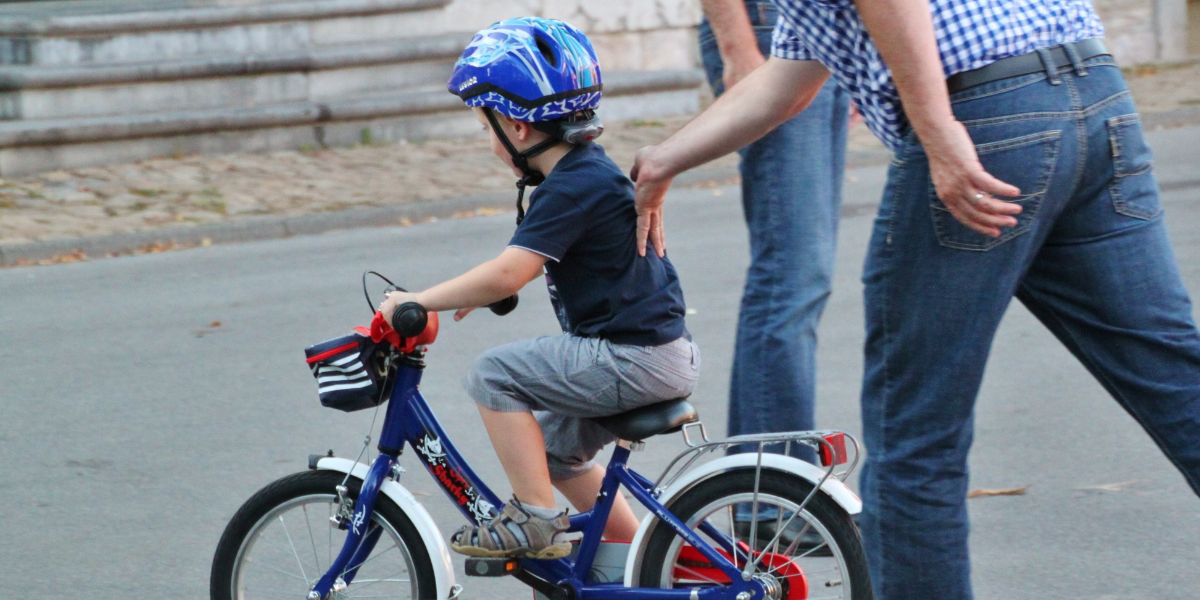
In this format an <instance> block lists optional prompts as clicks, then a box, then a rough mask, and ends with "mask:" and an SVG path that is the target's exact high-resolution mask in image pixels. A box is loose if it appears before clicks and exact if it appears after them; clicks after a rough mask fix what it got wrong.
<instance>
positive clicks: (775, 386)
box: [729, 80, 849, 460]
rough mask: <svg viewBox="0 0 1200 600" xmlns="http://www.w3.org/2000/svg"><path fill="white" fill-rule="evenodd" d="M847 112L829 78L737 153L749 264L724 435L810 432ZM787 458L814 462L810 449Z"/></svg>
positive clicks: (844, 101)
mask: <svg viewBox="0 0 1200 600" xmlns="http://www.w3.org/2000/svg"><path fill="white" fill-rule="evenodd" d="M848 115H849V103H848V100H847V97H846V95H845V94H844V93H843V92H842V91H841V90H840V89H839V88H837V87H836V84H834V82H833V81H832V80H830V81H829V82H827V83H826V85H825V87H824V88H822V89H821V92H820V93H819V94H817V97H816V98H815V99H814V100H813V103H812V105H810V106H809V107H808V108H807V109H806V110H805V111H804V112H802V113H800V114H799V115H797V116H796V117H795V118H793V119H792V120H790V121H788V122H786V123H784V124H783V125H781V126H780V127H778V128H777V129H775V130H774V131H772V132H771V133H769V134H767V135H766V137H764V138H762V139H761V140H759V141H757V142H755V143H753V144H751V145H750V146H748V147H746V148H745V149H743V150H742V163H741V172H742V204H743V207H744V211H745V216H746V224H747V225H748V226H749V229H750V257H751V258H750V261H751V262H750V269H749V270H748V271H747V273H746V287H745V290H744V291H743V294H742V304H741V310H740V311H739V313H738V330H737V341H736V345H735V349H734V359H733V375H732V379H731V381H730V389H729V434H730V435H738V434H742V433H761V432H765V431H796V430H808V429H814V428H815V420H814V416H813V413H814V397H815V395H816V351H817V323H818V321H819V320H820V318H821V313H822V311H823V310H824V309H825V302H826V300H827V299H828V298H829V292H830V287H831V285H832V279H833V262H834V251H835V249H836V247H837V224H838V218H839V216H840V209H841V184H842V177H843V172H844V159H845V149H846V129H847V119H848ZM776 451H782V448H780V449H777V450H776ZM792 454H793V455H795V456H799V457H801V458H805V459H807V460H812V452H811V451H810V450H808V449H807V448H801V447H797V448H794V449H793V451H792Z"/></svg>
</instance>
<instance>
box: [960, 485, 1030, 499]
mask: <svg viewBox="0 0 1200 600" xmlns="http://www.w3.org/2000/svg"><path fill="white" fill-rule="evenodd" d="M1028 489H1029V486H1025V487H1021V488H1011V489H1007V490H971V492H970V493H968V494H967V499H968V500H970V499H971V498H982V497H985V496H1024V495H1025V491H1026V490H1028Z"/></svg>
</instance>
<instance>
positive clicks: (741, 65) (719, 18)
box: [700, 0, 767, 90]
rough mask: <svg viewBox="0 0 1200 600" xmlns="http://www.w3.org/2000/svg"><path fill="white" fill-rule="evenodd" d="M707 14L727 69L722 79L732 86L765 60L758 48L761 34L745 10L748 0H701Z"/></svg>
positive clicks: (726, 85) (727, 88) (726, 87)
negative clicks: (756, 34) (756, 32)
mask: <svg viewBox="0 0 1200 600" xmlns="http://www.w3.org/2000/svg"><path fill="white" fill-rule="evenodd" d="M700 6H701V8H703V9H704V15H705V16H707V17H708V25H709V27H711V28H712V31H713V36H715V37H716V38H717V50H718V51H719V52H720V53H721V63H722V64H723V65H724V72H723V73H722V74H721V80H722V82H724V84H725V89H726V90H730V89H733V86H734V85H737V82H739V81H741V80H743V79H745V78H746V76H747V75H749V74H750V73H751V72H752V71H754V70H755V69H757V68H759V67H760V66H762V64H763V63H764V62H766V60H767V59H766V58H765V57H763V55H762V52H760V51H759V50H758V38H757V37H756V36H755V35H754V26H753V25H751V24H750V15H749V14H747V13H746V2H745V0H700Z"/></svg>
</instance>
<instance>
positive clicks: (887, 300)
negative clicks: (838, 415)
mask: <svg viewBox="0 0 1200 600" xmlns="http://www.w3.org/2000/svg"><path fill="white" fill-rule="evenodd" d="M906 174H907V170H906V169H903V168H902V167H898V168H897V172H896V179H897V181H899V182H903V178H904V176H905V175H906ZM931 179H932V178H931ZM900 188H901V186H899V185H898V186H896V187H895V188H893V189H896V190H898V189H900ZM894 193H896V192H893V194H894ZM896 206H897V202H896V199H895V198H893V199H892V202H891V203H890V204H889V208H890V210H891V214H889V215H888V228H887V240H886V241H887V243H886V244H885V245H884V248H883V249H882V251H881V254H882V256H881V257H880V258H881V260H885V261H887V262H886V265H885V269H886V270H887V272H888V275H887V280H886V284H885V285H884V286H883V290H882V292H881V293H882V296H883V298H882V299H881V304H882V305H883V306H882V307H881V310H882V311H883V315H882V317H881V320H882V321H883V348H884V352H883V397H882V398H881V399H880V402H879V417H878V421H879V425H878V427H879V445H880V446H882V448H880V449H879V450H880V451H879V454H880V455H881V456H887V454H888V452H887V448H888V443H887V440H888V435H887V422H888V406H889V405H890V401H891V397H892V361H891V360H890V358H891V353H892V351H893V349H892V338H893V335H892V320H891V318H890V317H891V298H892V285H893V282H894V280H895V276H894V274H893V273H891V269H892V265H891V263H892V258H893V257H892V254H893V248H892V230H893V227H895V223H896ZM874 487H875V489H876V490H878V487H879V482H878V481H877V482H876V483H875V486H874ZM876 500H878V498H876ZM877 510H878V509H877ZM886 521H887V519H882V518H879V515H877V516H876V523H875V527H876V529H877V530H878V537H879V541H880V544H879V558H880V563H882V564H881V568H882V565H886V564H888V559H887V556H889V555H890V554H891V553H890V552H889V549H888V545H887V542H886V540H887V539H888V536H886V535H883V527H884V523H886ZM880 579H882V580H883V581H880V582H879V583H878V584H876V585H877V586H878V589H879V590H880V591H883V590H884V583H885V582H886V580H887V577H886V574H885V573H883V572H882V570H881V571H880ZM885 595H886V594H885Z"/></svg>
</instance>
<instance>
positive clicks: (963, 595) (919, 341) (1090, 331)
mask: <svg viewBox="0 0 1200 600" xmlns="http://www.w3.org/2000/svg"><path fill="white" fill-rule="evenodd" d="M1082 66H1083V67H1085V68H1086V69H1085V70H1084V69H1079V70H1076V68H1078V66H1077V67H1076V68H1073V67H1066V68H1063V69H1058V70H1057V71H1055V72H1053V73H1038V74H1033V75H1026V76H1022V77H1016V78H1011V79H1006V80H1002V81H997V82H993V83H989V84H985V85H982V86H978V87H975V88H971V89H968V90H965V91H962V92H959V93H958V94H955V95H954V96H953V97H952V98H951V100H952V102H953V109H954V114H955V116H956V117H957V118H958V119H959V120H960V121H961V122H962V123H963V124H964V125H965V126H966V127H967V129H968V131H969V132H970V135H971V138H972V140H974V142H975V144H976V149H977V151H978V153H979V158H980V160H981V162H982V163H983V167H984V169H986V170H987V171H988V172H989V173H991V174H992V175H994V176H996V177H997V178H999V179H1000V180H1002V181H1005V182H1008V183H1010V184H1013V185H1015V186H1017V187H1018V188H1020V190H1021V193H1022V195H1021V196H1020V197H1018V198H1016V199H1015V200H1014V201H1016V202H1018V203H1020V204H1021V205H1022V207H1023V208H1024V211H1023V212H1022V213H1021V214H1020V215H1019V216H1018V224H1017V226H1016V227H1013V228H1011V229H1005V230H1003V235H1002V236H1001V237H999V238H990V237H986V236H983V235H980V234H978V233H975V232H973V231H971V230H969V229H967V228H966V227H964V226H963V225H962V224H961V223H959V222H958V221H956V220H955V219H954V217H953V216H951V215H950V213H949V212H947V211H946V209H945V207H944V205H943V204H942V203H941V201H940V200H938V198H937V195H936V193H935V191H934V187H933V184H932V183H931V181H930V174H929V163H928V161H927V158H926V156H925V153H924V150H923V149H922V148H921V146H920V144H919V142H918V141H917V139H916V137H915V136H914V135H912V134H911V133H910V134H909V135H908V136H907V137H906V138H905V140H904V142H903V145H902V147H901V148H900V149H899V150H897V152H896V157H895V160H894V161H893V164H892V166H891V170H890V172H889V175H888V184H887V187H886V189H885V192H884V197H883V201H882V203H881V205H880V208H879V215H878V217H877V218H876V220H875V224H874V231H873V234H872V239H871V243H870V248H869V251H868V255H867V259H866V265H865V268H864V273H863V281H864V283H865V284H866V289H865V295H866V298H865V302H866V315H867V342H866V368H865V373H864V381H863V392H862V415H863V432H864V438H865V441H866V447H867V458H866V462H865V466H864V468H863V472H862V476H861V477H862V478H861V483H862V486H861V489H862V494H863V500H864V503H865V510H864V514H863V515H862V519H861V521H860V525H861V526H862V531H863V539H864V543H865V546H866V553H867V559H868V563H869V565H870V570H871V577H872V580H873V584H874V586H875V593H876V598H879V599H881V600H898V599H911V598H921V599H923V600H926V599H927V600H942V599H946V600H950V599H953V600H966V599H969V598H971V597H972V593H971V582H970V559H969V556H968V552H967V532H968V519H967V510H966V494H967V451H968V450H969V449H970V446H971V440H972V433H973V421H972V411H973V409H974V405H975V397H976V395H977V393H978V391H979V385H980V381H981V379H982V377H983V371H984V363H985V361H986V360H987V356H988V351H989V349H990V347H991V344H992V339H993V336H994V334H995V332H996V328H997V326H998V325H999V323H1000V319H1001V317H1002V316H1003V315H1004V311H1005V308H1006V307H1007V306H1008V304H1009V302H1010V300H1011V299H1012V297H1013V296H1016V297H1017V299H1019V300H1020V301H1021V302H1022V303H1023V304H1024V305H1025V306H1026V307H1028V308H1029V310H1030V311H1031V312H1032V313H1033V314H1034V315H1035V316H1036V317H1037V318H1038V319H1039V320H1040V321H1041V322H1042V323H1043V324H1045V325H1046V327H1047V328H1049V329H1050V331H1051V332H1053V333H1054V335H1055V336H1057V337H1058V339H1059V340H1060V341H1062V343H1063V344H1064V345H1066V347H1067V348H1068V349H1069V350H1070V351H1071V352H1072V353H1073V354H1074V355H1075V357H1076V358H1078V359H1079V361H1080V362H1082V363H1083V365H1084V366H1085V367H1086V368H1087V369H1088V370H1089V371H1090V372H1091V373H1092V375H1093V376H1095V377H1096V379H1098V380H1099V381H1100V383H1101V384H1102V385H1103V386H1104V387H1105V389H1107V390H1108V392H1109V393H1110V394H1112V396H1113V397H1114V398H1115V399H1116V400H1117V402H1118V403H1120V404H1121V406H1122V407H1124V408H1125V410H1126V411H1128V412H1129V414H1130V415H1132V416H1133V418H1134V419H1136V420H1137V421H1138V422H1139V423H1140V424H1141V425H1142V426H1143V427H1144V428H1145V429H1146V431H1148V432H1149V433H1150V436H1151V437H1152V438H1153V439H1154V441H1155V442H1156V443H1157V444H1158V446H1159V447H1160V448H1161V449H1162V451H1163V452H1164V453H1165V454H1166V455H1167V457H1168V458H1169V459H1170V460H1171V461H1172V462H1173V463H1174V464H1175V466H1176V467H1178V468H1179V470H1180V471H1182V472H1183V474H1184V477H1185V478H1186V479H1187V481H1188V483H1189V484H1190V485H1191V486H1192V488H1193V489H1194V490H1196V491H1197V492H1198V493H1200V334H1198V333H1197V330H1196V324H1195V323H1194V322H1193V320H1192V305H1191V301H1190V300H1189V299H1188V294H1187V291H1186V290H1185V289H1184V286H1183V284H1182V282H1181V280H1180V276H1179V273H1178V269H1177V266H1176V263H1175V257H1174V254H1173V252H1172V250H1171V247H1170V244H1169V243H1168V241H1167V234H1166V230H1165V228H1164V226H1163V217H1162V208H1161V206H1160V204H1159V198H1158V188H1157V185H1156V183H1155V181H1154V174H1153V172H1152V170H1151V168H1150V159H1151V156H1150V150H1149V148H1147V146H1146V144H1145V142H1144V141H1143V139H1142V130H1141V126H1140V123H1139V120H1138V116H1137V112H1136V109H1135V108H1134V105H1133V101H1132V99H1131V97H1130V94H1129V91H1128V89H1127V88H1126V86H1125V81H1124V79H1123V78H1122V76H1121V72H1120V71H1119V70H1118V68H1117V67H1116V66H1115V64H1114V63H1113V62H1112V59H1110V58H1108V57H1098V58H1096V59H1092V60H1090V61H1087V62H1086V63H1084V65H1082ZM1085 72H1086V76H1081V75H1083V74H1084V73H1085Z"/></svg>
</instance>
